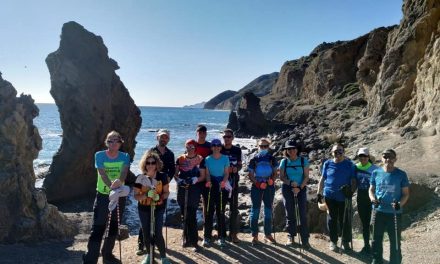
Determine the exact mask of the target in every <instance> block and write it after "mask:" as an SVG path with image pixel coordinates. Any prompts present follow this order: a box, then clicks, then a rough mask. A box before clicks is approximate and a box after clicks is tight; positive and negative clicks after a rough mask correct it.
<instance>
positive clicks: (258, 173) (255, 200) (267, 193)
mask: <svg viewBox="0 0 440 264" xmlns="http://www.w3.org/2000/svg"><path fill="white" fill-rule="evenodd" d="M269 145H270V140H269V139H268V138H261V139H260V140H259V141H258V147H259V151H258V153H257V154H256V155H255V156H254V157H253V158H252V159H251V160H250V161H249V166H248V170H249V179H250V181H251V182H252V188H251V200H252V208H251V213H250V218H251V231H252V237H253V238H252V244H253V245H256V244H257V243H258V218H259V217H260V208H261V203H262V202H264V234H265V237H264V239H265V241H268V242H270V243H276V241H275V239H274V238H273V236H272V204H273V199H274V196H275V187H274V181H275V176H276V169H277V161H276V159H275V158H274V157H273V156H272V154H271V153H269Z"/></svg>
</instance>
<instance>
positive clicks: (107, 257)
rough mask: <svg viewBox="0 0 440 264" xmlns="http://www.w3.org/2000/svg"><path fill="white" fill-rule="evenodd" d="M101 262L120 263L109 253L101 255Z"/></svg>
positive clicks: (120, 263) (104, 263)
mask: <svg viewBox="0 0 440 264" xmlns="http://www.w3.org/2000/svg"><path fill="white" fill-rule="evenodd" d="M102 263H103V264H122V262H121V261H120V260H119V259H117V258H116V257H115V255H113V254H110V255H108V256H105V257H104V256H103V257H102Z"/></svg>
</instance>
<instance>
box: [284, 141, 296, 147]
mask: <svg viewBox="0 0 440 264" xmlns="http://www.w3.org/2000/svg"><path fill="white" fill-rule="evenodd" d="M288 148H298V144H296V142H295V141H294V140H287V141H286V143H284V149H288Z"/></svg>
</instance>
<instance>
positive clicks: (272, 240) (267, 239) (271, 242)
mask: <svg viewBox="0 0 440 264" xmlns="http://www.w3.org/2000/svg"><path fill="white" fill-rule="evenodd" d="M264 242H266V243H270V244H276V243H277V242H276V241H275V239H274V238H273V236H272V235H268V236H265V237H264Z"/></svg>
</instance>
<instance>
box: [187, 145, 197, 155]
mask: <svg viewBox="0 0 440 264" xmlns="http://www.w3.org/2000/svg"><path fill="white" fill-rule="evenodd" d="M185 148H186V152H188V154H193V153H194V152H195V151H196V146H194V145H193V144H187V145H185Z"/></svg>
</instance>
